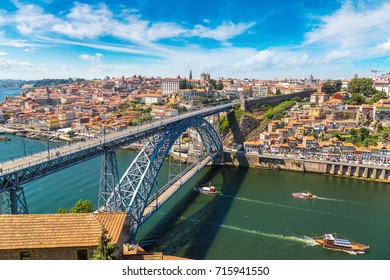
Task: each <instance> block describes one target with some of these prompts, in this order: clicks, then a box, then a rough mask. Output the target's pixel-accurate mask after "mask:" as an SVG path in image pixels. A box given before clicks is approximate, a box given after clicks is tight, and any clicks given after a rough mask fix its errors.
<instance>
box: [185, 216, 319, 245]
mask: <svg viewBox="0 0 390 280" xmlns="http://www.w3.org/2000/svg"><path fill="white" fill-rule="evenodd" d="M179 219H182V220H189V221H192V222H194V223H203V224H207V225H211V226H216V227H221V228H224V229H229V230H234V231H240V232H243V233H248V234H255V235H259V236H263V237H267V238H274V239H279V240H285V241H293V242H296V243H302V244H305V245H307V246H317V245H318V243H317V242H315V241H314V240H313V239H312V238H311V237H308V236H303V237H297V236H286V235H282V234H276V233H267V232H262V231H259V230H253V229H246V228H241V227H236V226H232V225H226V224H219V223H213V222H207V221H201V220H197V219H191V218H187V217H184V216H180V217H179Z"/></svg>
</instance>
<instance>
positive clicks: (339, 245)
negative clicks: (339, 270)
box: [313, 233, 370, 254]
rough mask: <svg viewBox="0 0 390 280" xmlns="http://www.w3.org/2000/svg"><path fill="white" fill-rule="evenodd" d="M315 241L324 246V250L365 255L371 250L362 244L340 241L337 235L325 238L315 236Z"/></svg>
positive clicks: (332, 234) (327, 235) (346, 240)
mask: <svg viewBox="0 0 390 280" xmlns="http://www.w3.org/2000/svg"><path fill="white" fill-rule="evenodd" d="M313 240H314V241H315V242H317V243H318V244H320V245H322V247H324V248H328V249H334V250H340V251H347V252H355V253H360V254H364V253H365V251H366V250H367V249H368V248H370V246H368V245H364V244H360V243H357V242H353V241H350V240H348V239H339V238H337V234H336V233H331V234H330V233H328V234H324V235H323V236H315V237H313Z"/></svg>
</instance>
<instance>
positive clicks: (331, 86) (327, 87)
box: [322, 80, 342, 94]
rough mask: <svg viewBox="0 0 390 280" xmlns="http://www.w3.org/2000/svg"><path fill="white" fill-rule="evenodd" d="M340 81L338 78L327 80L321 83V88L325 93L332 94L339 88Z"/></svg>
mask: <svg viewBox="0 0 390 280" xmlns="http://www.w3.org/2000/svg"><path fill="white" fill-rule="evenodd" d="M341 86H342V82H341V81H340V80H336V81H327V82H325V83H323V85H322V88H323V91H324V92H325V93H326V94H333V93H335V92H338V91H340V90H341Z"/></svg>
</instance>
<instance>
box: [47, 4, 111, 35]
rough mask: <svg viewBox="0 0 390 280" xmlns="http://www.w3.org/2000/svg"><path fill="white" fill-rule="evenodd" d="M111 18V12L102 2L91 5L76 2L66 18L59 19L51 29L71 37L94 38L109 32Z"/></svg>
mask: <svg viewBox="0 0 390 280" xmlns="http://www.w3.org/2000/svg"><path fill="white" fill-rule="evenodd" d="M112 18H113V13H112V12H111V11H110V10H109V9H108V8H107V6H105V5H103V4H100V5H99V6H98V7H93V6H91V5H88V4H81V3H77V2H76V3H75V4H74V7H73V8H72V9H71V11H70V13H69V14H67V15H66V19H65V20H59V21H58V23H57V24H55V25H54V26H53V28H52V31H55V32H57V33H59V34H64V35H67V36H69V37H71V38H78V39H84V38H96V37H99V36H102V35H106V34H108V33H109V29H110V26H111V25H112V23H113V22H112Z"/></svg>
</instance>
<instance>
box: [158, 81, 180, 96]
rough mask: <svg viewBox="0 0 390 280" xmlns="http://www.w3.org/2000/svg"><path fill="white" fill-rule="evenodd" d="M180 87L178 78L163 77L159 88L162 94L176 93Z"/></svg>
mask: <svg viewBox="0 0 390 280" xmlns="http://www.w3.org/2000/svg"><path fill="white" fill-rule="evenodd" d="M179 87H180V78H165V79H163V80H162V83H161V89H162V95H163V96H169V95H170V94H172V93H177V92H178V91H179Z"/></svg>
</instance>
